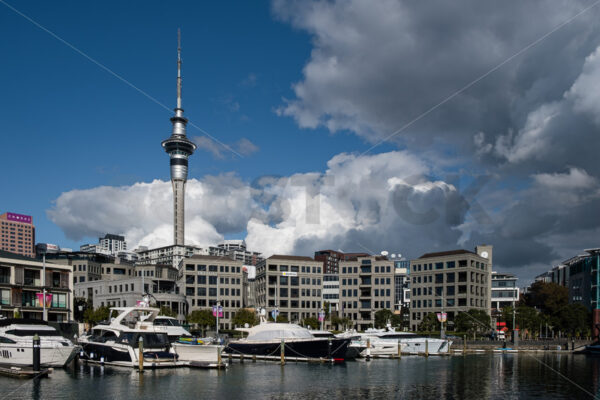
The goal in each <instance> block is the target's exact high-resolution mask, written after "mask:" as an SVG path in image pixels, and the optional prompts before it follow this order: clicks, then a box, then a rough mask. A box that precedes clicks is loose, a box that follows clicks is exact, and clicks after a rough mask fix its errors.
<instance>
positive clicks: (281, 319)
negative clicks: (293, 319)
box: [277, 315, 289, 324]
mask: <svg viewBox="0 0 600 400" xmlns="http://www.w3.org/2000/svg"><path fill="white" fill-rule="evenodd" d="M277 322H280V323H282V324H287V323H288V322H289V321H288V319H287V317H286V316H284V315H278V316H277Z"/></svg>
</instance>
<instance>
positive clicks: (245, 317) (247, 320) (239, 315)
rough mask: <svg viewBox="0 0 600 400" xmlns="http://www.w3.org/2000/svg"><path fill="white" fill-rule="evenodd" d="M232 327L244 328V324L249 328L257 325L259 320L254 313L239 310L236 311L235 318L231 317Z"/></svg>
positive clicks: (244, 309) (242, 309)
mask: <svg viewBox="0 0 600 400" xmlns="http://www.w3.org/2000/svg"><path fill="white" fill-rule="evenodd" d="M231 322H233V324H234V325H236V326H245V325H246V324H248V325H250V326H254V325H258V323H259V320H258V316H257V315H256V313H254V312H253V311H252V310H249V309H247V308H240V309H239V310H237V311H236V313H235V316H234V317H233V320H232V321H231Z"/></svg>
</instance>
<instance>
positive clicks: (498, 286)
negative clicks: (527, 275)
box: [492, 271, 519, 316]
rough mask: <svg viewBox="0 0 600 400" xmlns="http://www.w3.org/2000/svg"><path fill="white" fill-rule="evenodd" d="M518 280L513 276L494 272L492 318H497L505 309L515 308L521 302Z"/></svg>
mask: <svg viewBox="0 0 600 400" xmlns="http://www.w3.org/2000/svg"><path fill="white" fill-rule="evenodd" d="M517 279H518V278H517V277H516V276H514V275H513V274H506V273H498V272H496V271H492V316H497V315H498V314H499V313H500V312H501V311H502V309H503V308H504V307H506V306H514V305H515V304H516V303H517V302H518V301H519V288H518V287H517Z"/></svg>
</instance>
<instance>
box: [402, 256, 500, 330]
mask: <svg viewBox="0 0 600 400" xmlns="http://www.w3.org/2000/svg"><path fill="white" fill-rule="evenodd" d="M491 275H492V246H486V245H483V246H477V247H476V248H475V252H472V251H468V250H452V251H442V252H437V253H427V254H423V255H422V256H421V257H419V258H418V259H416V260H411V262H410V278H411V296H410V301H411V307H410V316H411V317H410V327H411V329H412V330H417V329H418V326H419V324H420V323H421V322H422V321H423V318H425V316H426V315H427V314H429V313H440V312H442V311H443V312H446V313H447V318H448V325H447V327H448V329H451V328H452V326H453V325H454V318H455V316H456V315H457V314H458V313H459V312H465V311H468V310H470V309H472V308H475V309H481V310H485V312H487V313H489V312H490V308H491Z"/></svg>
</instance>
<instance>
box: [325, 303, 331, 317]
mask: <svg viewBox="0 0 600 400" xmlns="http://www.w3.org/2000/svg"><path fill="white" fill-rule="evenodd" d="M330 305H331V303H330V302H328V301H324V302H323V311H325V319H326V320H328V319H329V307H330Z"/></svg>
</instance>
